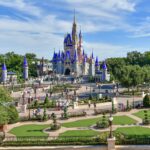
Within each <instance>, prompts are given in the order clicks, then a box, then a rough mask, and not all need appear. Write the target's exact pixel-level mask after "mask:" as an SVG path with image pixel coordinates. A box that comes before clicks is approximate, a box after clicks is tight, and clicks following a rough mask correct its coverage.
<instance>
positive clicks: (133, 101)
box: [132, 88, 134, 108]
mask: <svg viewBox="0 0 150 150" xmlns="http://www.w3.org/2000/svg"><path fill="white" fill-rule="evenodd" d="M132 96H133V108H134V88H132Z"/></svg>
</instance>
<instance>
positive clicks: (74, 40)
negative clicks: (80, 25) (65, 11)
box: [72, 10, 77, 46]
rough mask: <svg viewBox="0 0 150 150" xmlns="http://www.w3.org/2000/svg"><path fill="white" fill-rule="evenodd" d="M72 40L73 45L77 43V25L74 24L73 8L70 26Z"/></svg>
mask: <svg viewBox="0 0 150 150" xmlns="http://www.w3.org/2000/svg"><path fill="white" fill-rule="evenodd" d="M72 42H73V45H74V46H76V45H77V25H76V16H75V10H74V19H73V26H72Z"/></svg>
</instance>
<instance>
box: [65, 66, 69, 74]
mask: <svg viewBox="0 0 150 150" xmlns="http://www.w3.org/2000/svg"><path fill="white" fill-rule="evenodd" d="M65 75H66V76H68V75H70V69H69V68H67V69H66V70H65Z"/></svg>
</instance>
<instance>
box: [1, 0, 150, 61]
mask: <svg viewBox="0 0 150 150" xmlns="http://www.w3.org/2000/svg"><path fill="white" fill-rule="evenodd" d="M149 8H150V0H0V53H6V52H10V51H14V52H15V53H18V54H23V55H24V54H25V53H29V52H32V53H35V54H37V56H38V57H39V58H40V57H44V58H47V59H51V57H52V55H53V52H54V49H55V51H59V50H63V39H64V35H65V34H66V33H68V32H69V33H71V28H72V22H73V16H74V9H75V12H76V13H75V14H76V22H77V30H78V32H79V30H80V29H81V31H82V35H83V48H84V50H85V52H86V53H87V54H88V55H90V54H91V52H92V51H93V52H94V55H95V56H98V57H99V58H100V59H106V58H109V57H124V56H126V54H127V52H130V51H134V50H137V51H140V52H144V51H148V50H150V9H149Z"/></svg>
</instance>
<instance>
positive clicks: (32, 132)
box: [10, 124, 50, 136]
mask: <svg viewBox="0 0 150 150" xmlns="http://www.w3.org/2000/svg"><path fill="white" fill-rule="evenodd" d="M49 126H50V125H35V124H31V125H22V126H19V127H15V128H13V129H12V130H10V133H11V134H14V135H16V136H48V134H47V133H44V132H43V129H45V128H47V127H49Z"/></svg>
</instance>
